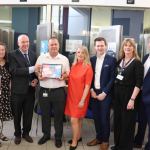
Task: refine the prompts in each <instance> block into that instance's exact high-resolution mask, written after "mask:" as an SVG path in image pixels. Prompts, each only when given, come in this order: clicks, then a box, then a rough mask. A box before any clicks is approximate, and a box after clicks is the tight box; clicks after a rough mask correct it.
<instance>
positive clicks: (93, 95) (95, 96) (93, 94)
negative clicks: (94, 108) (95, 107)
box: [91, 90, 97, 99]
mask: <svg viewBox="0 0 150 150" xmlns="http://www.w3.org/2000/svg"><path fill="white" fill-rule="evenodd" d="M91 97H92V98H95V99H96V98H97V95H96V93H95V91H94V90H91Z"/></svg>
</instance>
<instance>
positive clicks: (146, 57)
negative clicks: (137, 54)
mask: <svg viewBox="0 0 150 150" xmlns="http://www.w3.org/2000/svg"><path fill="white" fill-rule="evenodd" d="M149 55H150V54H147V55H145V57H144V58H143V65H144V63H145V62H146V60H147V59H148V57H149ZM149 73H150V67H149V69H148V71H147V73H146V75H145V78H146V76H147V74H149Z"/></svg>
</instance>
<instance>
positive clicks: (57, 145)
mask: <svg viewBox="0 0 150 150" xmlns="http://www.w3.org/2000/svg"><path fill="white" fill-rule="evenodd" d="M55 146H56V147H57V148H60V147H61V146H62V141H61V140H55Z"/></svg>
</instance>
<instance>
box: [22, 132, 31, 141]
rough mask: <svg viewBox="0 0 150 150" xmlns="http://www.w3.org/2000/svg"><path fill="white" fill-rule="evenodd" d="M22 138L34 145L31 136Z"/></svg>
mask: <svg viewBox="0 0 150 150" xmlns="http://www.w3.org/2000/svg"><path fill="white" fill-rule="evenodd" d="M22 137H23V138H24V139H25V140H26V141H27V142H29V143H33V139H32V137H31V136H29V135H27V134H26V135H22Z"/></svg>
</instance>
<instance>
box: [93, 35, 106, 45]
mask: <svg viewBox="0 0 150 150" xmlns="http://www.w3.org/2000/svg"><path fill="white" fill-rule="evenodd" d="M97 41H104V43H105V45H106V46H107V42H106V39H105V38H103V37H97V38H96V39H95V40H94V45H95V44H96V42H97Z"/></svg>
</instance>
